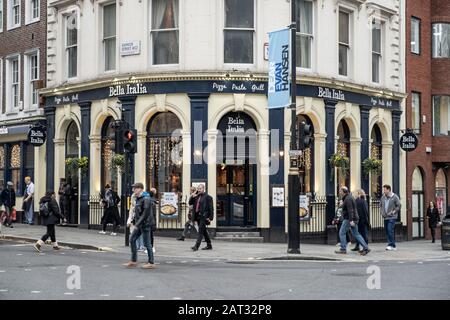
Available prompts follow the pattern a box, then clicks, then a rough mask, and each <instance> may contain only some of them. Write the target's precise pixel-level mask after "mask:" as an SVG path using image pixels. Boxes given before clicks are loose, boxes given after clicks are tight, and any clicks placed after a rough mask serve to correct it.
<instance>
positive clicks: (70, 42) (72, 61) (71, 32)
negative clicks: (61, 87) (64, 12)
mask: <svg viewBox="0 0 450 320" xmlns="http://www.w3.org/2000/svg"><path fill="white" fill-rule="evenodd" d="M77 56H78V30H77V16H76V14H73V15H70V16H67V17H66V61H67V77H68V78H75V77H76V76H77V68H78V66H77V59H78V58H77Z"/></svg>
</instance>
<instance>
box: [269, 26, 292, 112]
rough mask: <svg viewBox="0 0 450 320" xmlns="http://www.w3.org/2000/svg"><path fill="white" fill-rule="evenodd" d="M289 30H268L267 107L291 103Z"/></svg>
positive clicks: (277, 106) (283, 105)
mask: <svg viewBox="0 0 450 320" xmlns="http://www.w3.org/2000/svg"><path fill="white" fill-rule="evenodd" d="M290 35H291V30H290V29H283V30H279V31H274V32H269V84H268V90H267V92H268V96H269V109H274V108H285V107H288V106H289V105H290V104H291V96H290V93H291V50H290V45H291V41H290V39H291V36H290Z"/></svg>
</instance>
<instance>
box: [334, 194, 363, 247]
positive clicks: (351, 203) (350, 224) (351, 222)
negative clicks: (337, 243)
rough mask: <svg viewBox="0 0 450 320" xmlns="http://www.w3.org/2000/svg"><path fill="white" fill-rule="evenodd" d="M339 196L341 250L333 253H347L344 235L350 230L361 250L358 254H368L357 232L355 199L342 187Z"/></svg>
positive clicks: (357, 219)
mask: <svg viewBox="0 0 450 320" xmlns="http://www.w3.org/2000/svg"><path fill="white" fill-rule="evenodd" d="M339 194H340V196H341V197H342V201H343V203H342V215H343V217H344V220H343V221H342V226H341V229H340V230H339V237H340V238H341V248H340V249H339V250H336V251H335V253H338V254H345V253H347V243H348V242H347V239H346V233H347V231H348V230H349V229H350V230H351V232H352V234H353V236H354V237H355V239H356V241H358V242H359V243H360V244H361V245H362V247H363V250H362V251H360V252H359V253H360V254H361V255H363V256H365V255H366V254H368V253H369V252H370V249H369V246H368V245H367V243H366V242H365V241H364V239H363V237H362V236H361V235H360V234H359V232H358V221H359V216H358V211H357V210H356V202H355V198H353V196H352V195H351V194H350V191H349V190H348V188H347V187H342V188H341V189H340V191H339Z"/></svg>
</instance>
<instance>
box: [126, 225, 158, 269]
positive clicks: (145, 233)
mask: <svg viewBox="0 0 450 320" xmlns="http://www.w3.org/2000/svg"><path fill="white" fill-rule="evenodd" d="M141 235H142V240H143V241H144V247H145V248H147V255H148V263H151V264H154V263H155V259H154V257H153V248H152V245H151V243H150V229H145V228H142V227H139V228H134V230H133V232H132V233H131V238H130V246H131V261H133V262H137V246H136V240H137V239H138V238H139V237H140V236H141Z"/></svg>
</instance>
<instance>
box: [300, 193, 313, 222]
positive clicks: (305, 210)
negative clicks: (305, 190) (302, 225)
mask: <svg viewBox="0 0 450 320" xmlns="http://www.w3.org/2000/svg"><path fill="white" fill-rule="evenodd" d="M299 204H300V205H299V210H298V214H299V217H300V221H309V220H310V219H311V212H310V210H309V197H308V196H307V195H305V194H301V195H300V196H299Z"/></svg>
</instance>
